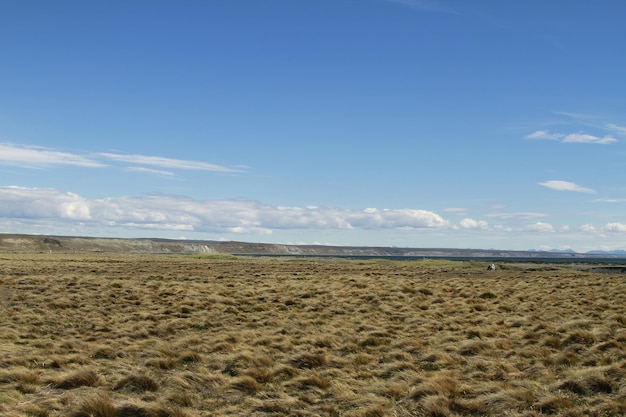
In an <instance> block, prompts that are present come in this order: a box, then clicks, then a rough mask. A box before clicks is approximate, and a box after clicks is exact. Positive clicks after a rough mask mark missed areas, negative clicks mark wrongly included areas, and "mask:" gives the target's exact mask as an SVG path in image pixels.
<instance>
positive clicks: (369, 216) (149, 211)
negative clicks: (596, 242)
mask: <svg viewBox="0 0 626 417" xmlns="http://www.w3.org/2000/svg"><path fill="white" fill-rule="evenodd" d="M0 202H2V204H0V217H4V218H13V219H24V218H25V219H60V220H71V221H76V222H83V223H93V224H97V225H101V226H107V227H127V228H135V229H162V230H181V231H182V230H187V231H196V232H198V231H201V232H228V233H250V234H271V233H272V230H275V229H303V230H306V229H317V230H319V229H322V230H324V229H333V230H349V229H357V228H358V229H365V230H374V229H437V228H445V227H449V226H450V225H451V224H450V222H448V221H447V220H445V219H443V218H442V217H441V216H440V215H438V214H436V213H434V212H431V211H427V210H416V209H377V208H367V209H364V210H348V209H338V208H332V207H317V206H309V207H283V206H272V205H268V204H263V203H260V202H257V201H241V200H206V201H200V200H193V199H190V198H186V197H180V196H171V195H150V196H145V197H116V198H104V199H87V198H84V197H81V196H79V195H77V194H74V193H70V192H66V191H61V190H57V189H51V188H25V187H15V186H9V187H0Z"/></svg>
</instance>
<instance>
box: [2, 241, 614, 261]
mask: <svg viewBox="0 0 626 417" xmlns="http://www.w3.org/2000/svg"><path fill="white" fill-rule="evenodd" d="M0 252H70V253H71V252H77V253H83V252H103V253H108V252H110V253H153V254H159V253H160V254H168V253H169V254H175V253H180V254H235V255H302V256H374V257H375V256H381V257H405V256H406V257H461V258H489V259H498V258H530V259H533V258H535V259H538V258H551V259H564V260H567V259H572V260H574V261H575V260H577V259H589V258H594V257H607V256H608V257H611V256H616V257H617V256H619V255H621V256H622V257H623V256H624V255H626V252H624V251H618V252H621V253H615V254H613V253H610V254H609V253H604V252H602V253H599V252H598V253H586V254H581V253H573V252H558V253H557V252H539V251H509V250H495V249H488V250H485V249H446V248H397V247H370V246H324V245H283V244H273V243H247V242H221V241H210V240H174V239H157V238H154V239H120V238H100V237H76V236H44V235H23V234H0Z"/></svg>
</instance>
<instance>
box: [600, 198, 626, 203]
mask: <svg viewBox="0 0 626 417" xmlns="http://www.w3.org/2000/svg"><path fill="white" fill-rule="evenodd" d="M593 201H595V202H597V203H626V198H596V199H595V200H593Z"/></svg>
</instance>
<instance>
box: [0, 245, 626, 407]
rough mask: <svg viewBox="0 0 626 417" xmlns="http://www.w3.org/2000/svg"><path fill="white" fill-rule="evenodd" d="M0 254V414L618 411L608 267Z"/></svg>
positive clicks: (622, 363) (622, 332)
mask: <svg viewBox="0 0 626 417" xmlns="http://www.w3.org/2000/svg"><path fill="white" fill-rule="evenodd" d="M486 265H487V264H486V263H479V262H475V263H468V262H449V261H428V260H425V261H382V260H378V261H375V260H370V261H362V260H361V261H359V260H342V259H291V258H289V259H287V258H233V257H191V256H182V255H176V256H157V255H107V254H90V255H89V254H87V255H85V254H81V255H70V254H47V253H46V254H10V253H4V254H2V253H0V315H1V321H0V415H2V416H6V417H17V416H40V417H44V416H70V417H90V416H94V417H131V416H140V417H153V416H154V417H167V416H171V417H185V416H188V417H194V416H346V417H347V416H361V417H374V416H400V417H402V416H540V415H555V416H570V417H575V416H619V415H626V378H625V377H626V276H624V275H623V274H600V273H594V272H589V271H581V270H576V269H573V268H567V267H562V268H535V269H533V270H531V269H528V268H524V267H515V265H513V264H511V265H508V266H507V265H502V266H503V267H502V268H499V269H498V270H496V271H486V270H485V268H486Z"/></svg>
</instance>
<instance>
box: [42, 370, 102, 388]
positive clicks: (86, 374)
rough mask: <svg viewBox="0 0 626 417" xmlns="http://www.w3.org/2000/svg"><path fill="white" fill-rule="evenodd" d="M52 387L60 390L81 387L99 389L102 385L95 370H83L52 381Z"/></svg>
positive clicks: (60, 376)
mask: <svg viewBox="0 0 626 417" xmlns="http://www.w3.org/2000/svg"><path fill="white" fill-rule="evenodd" d="M51 382H52V385H54V386H55V387H56V388H59V389H74V388H79V387H97V386H99V385H100V384H101V383H102V380H101V378H100V376H99V375H98V373H97V372H96V371H94V370H93V369H82V370H78V371H73V372H68V373H65V374H63V375H59V376H58V377H56V378H54V379H52V381H51Z"/></svg>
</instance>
